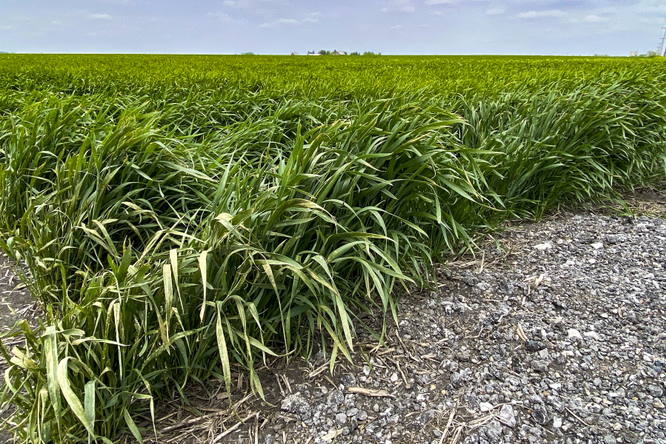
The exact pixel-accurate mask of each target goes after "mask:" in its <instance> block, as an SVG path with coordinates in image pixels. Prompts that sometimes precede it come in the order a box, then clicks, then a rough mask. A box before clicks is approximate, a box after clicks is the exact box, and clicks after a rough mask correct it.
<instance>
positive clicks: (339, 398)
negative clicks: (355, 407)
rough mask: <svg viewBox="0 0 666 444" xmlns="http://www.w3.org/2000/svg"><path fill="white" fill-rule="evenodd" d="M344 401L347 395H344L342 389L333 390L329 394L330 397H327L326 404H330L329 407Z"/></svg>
mask: <svg viewBox="0 0 666 444" xmlns="http://www.w3.org/2000/svg"><path fill="white" fill-rule="evenodd" d="M343 402H345V395H343V394H342V392H341V391H340V390H331V392H330V393H329V394H328V398H326V404H328V406H329V407H337V406H339V405H340V404H342V403H343Z"/></svg>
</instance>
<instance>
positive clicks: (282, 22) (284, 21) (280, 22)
mask: <svg viewBox="0 0 666 444" xmlns="http://www.w3.org/2000/svg"><path fill="white" fill-rule="evenodd" d="M312 23H319V19H318V18H314V17H306V18H304V19H303V20H297V19H294V18H281V19H277V20H273V21H272V22H266V23H262V24H261V25H259V27H260V28H281V27H283V26H296V25H306V24H312Z"/></svg>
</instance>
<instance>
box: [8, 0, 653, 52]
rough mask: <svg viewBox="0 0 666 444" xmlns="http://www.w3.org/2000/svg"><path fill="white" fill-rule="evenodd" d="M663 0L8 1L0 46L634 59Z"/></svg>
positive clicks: (648, 40) (648, 45) (646, 44)
mask: <svg viewBox="0 0 666 444" xmlns="http://www.w3.org/2000/svg"><path fill="white" fill-rule="evenodd" d="M665 13H666V0H621V1H620V0H504V1H500V0H339V1H323V0H219V1H214V0H189V1H172V0H161V1H160V0H0V51H10V52H62V53H78V52H86V53H88V52H93V53H193V54H229V53H231V54H233V53H240V52H249V51H251V52H255V53H259V54H289V53H291V52H292V51H296V52H299V53H305V52H307V51H308V50H317V51H318V50H320V49H338V50H344V51H374V52H382V53H384V54H561V55H566V54H570V55H591V54H610V55H628V54H629V52H630V51H634V50H638V51H640V52H647V51H648V50H654V49H656V47H657V44H658V41H659V38H660V37H661V32H662V30H661V26H662V24H663V22H664V14H665Z"/></svg>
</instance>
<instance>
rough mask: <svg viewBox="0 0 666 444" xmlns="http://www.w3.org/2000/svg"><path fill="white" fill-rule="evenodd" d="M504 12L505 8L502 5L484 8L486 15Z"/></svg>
mask: <svg viewBox="0 0 666 444" xmlns="http://www.w3.org/2000/svg"><path fill="white" fill-rule="evenodd" d="M505 12H506V9H505V8H503V7H499V8H490V9H486V15H500V14H504V13H505Z"/></svg>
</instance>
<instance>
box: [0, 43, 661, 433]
mask: <svg viewBox="0 0 666 444" xmlns="http://www.w3.org/2000/svg"><path fill="white" fill-rule="evenodd" d="M2 57H5V56H2ZM16 57H17V58H16V59H14V58H11V57H8V58H7V60H8V61H9V62H11V63H15V65H12V64H11V63H7V64H5V65H2V66H4V67H0V230H1V232H2V241H1V242H0V245H1V246H2V248H3V249H4V250H5V252H7V253H8V254H9V255H10V256H11V257H12V258H13V259H14V260H15V261H16V262H17V263H18V264H25V266H26V267H25V271H23V269H21V268H18V269H17V270H18V271H19V272H21V273H22V274H23V276H22V277H23V279H24V280H25V282H26V283H27V284H28V285H29V288H30V290H31V292H32V293H33V295H34V296H35V297H36V298H38V299H39V300H40V301H41V302H42V304H43V306H44V309H45V317H44V318H43V319H42V320H40V325H39V326H37V327H31V326H30V325H29V324H28V323H27V322H26V321H19V322H18V323H17V324H16V325H15V326H14V328H13V329H12V330H11V331H10V332H9V333H7V334H5V335H4V337H5V338H10V337H13V338H19V337H20V338H25V345H23V346H17V347H13V348H12V349H8V348H6V347H4V346H0V352H1V353H2V355H3V357H4V359H5V360H6V361H7V362H8V369H7V371H6V373H5V378H4V384H3V386H2V392H1V393H0V402H1V404H2V409H3V410H4V411H5V412H6V413H7V415H8V416H7V418H8V419H7V420H6V422H5V426H6V427H9V428H11V429H12V431H13V432H14V433H15V434H16V435H17V436H18V437H19V438H20V439H21V440H22V441H23V442H45V443H47V442H84V441H97V442H113V440H114V439H116V438H117V437H118V436H120V435H121V434H125V433H131V434H133V435H134V436H135V437H136V438H137V439H138V440H139V441H140V440H141V437H142V436H145V435H146V434H150V433H156V432H155V431H154V430H144V429H140V428H139V427H138V426H137V421H136V419H137V417H138V416H139V415H144V416H145V415H147V416H152V417H153V420H154V414H155V413H154V412H155V402H156V401H157V400H159V399H161V398H164V397H167V396H171V395H172V394H174V393H180V394H181V395H182V396H183V397H186V395H187V391H186V389H185V387H186V385H188V384H203V383H205V382H206V381H207V380H209V379H211V378H219V379H221V380H223V381H224V383H225V384H226V386H227V388H229V387H230V385H231V383H232V380H231V378H232V367H233V366H235V365H237V364H240V365H241V366H243V367H244V368H245V369H246V370H247V372H248V374H249V376H250V378H249V379H250V383H251V386H252V388H253V389H254V390H255V391H256V392H258V393H259V394H261V393H262V391H261V381H260V380H259V378H258V377H257V374H256V371H255V368H256V367H257V366H258V365H261V363H262V362H265V360H266V357H267V356H269V355H270V356H275V355H285V354H289V353H292V352H294V351H296V352H299V353H304V354H309V353H311V352H312V351H313V349H314V348H315V347H322V348H323V349H324V350H326V352H327V356H329V358H330V363H331V368H333V365H334V364H335V362H336V360H337V359H338V357H339V356H344V357H345V358H346V359H351V352H352V351H353V349H354V338H355V332H356V330H357V329H358V328H366V327H367V326H365V324H364V323H363V321H362V317H363V315H365V314H371V313H378V314H380V315H383V316H385V319H387V318H388V319H390V318H393V319H397V310H398V306H397V303H398V298H399V295H400V293H401V292H402V291H404V289H405V288H408V287H409V286H414V285H418V286H426V285H428V283H429V282H430V281H431V279H432V270H433V265H434V264H436V263H438V262H442V261H445V260H446V258H447V257H448V256H450V255H452V254H457V253H460V252H462V251H469V250H470V249H473V248H474V241H475V239H476V237H477V236H478V235H479V234H480V233H481V232H482V231H483V230H487V229H490V228H493V227H495V226H496V225H497V224H498V223H500V222H501V221H503V220H506V219H507V218H513V217H539V216H540V215H542V214H543V212H544V211H545V210H546V209H548V208H549V207H551V206H552V205H555V204H557V203H559V202H562V201H563V200H566V199H577V200H583V199H590V198H598V197H603V196H609V195H612V194H613V193H615V192H616V191H615V190H616V189H617V187H624V188H630V187H632V186H635V185H638V184H646V183H650V182H652V181H654V180H656V179H658V178H663V174H664V130H663V128H666V126H665V123H666V114H665V113H664V106H663V105H662V104H663V103H664V96H663V93H661V92H660V88H658V87H656V86H654V85H655V84H661V83H663V77H661V76H660V75H658V74H657V73H656V72H657V70H658V69H659V66H657V63H659V62H657V61H649V62H648V61H642V62H641V64H640V65H638V64H637V65H629V64H626V62H625V61H622V62H619V61H612V60H610V61H605V62H604V63H606V65H604V66H605V68H604V66H598V61H596V60H594V59H591V60H587V61H584V60H577V61H571V62H569V61H567V62H566V63H565V62H563V61H562V59H532V58H519V59H501V58H498V59H493V58H490V59H475V58H469V59H468V58H451V59H448V58H444V59H434V58H410V59H403V58H382V60H374V59H372V60H371V61H368V62H358V61H352V62H346V61H342V60H340V61H328V60H327V61H312V60H309V59H308V60H305V58H302V59H300V58H299V59H293V58H292V59H289V60H287V59H282V58H252V60H249V59H247V58H244V59H243V60H242V61H241V60H240V59H237V58H226V59H224V58H223V59H216V58H180V57H172V58H154V57H152V56H145V57H144V56H140V57H139V56H135V57H126V56H110V57H105V58H104V57H103V58H100V57H97V56H91V57H90V59H85V58H83V57H80V58H73V59H70V58H68V57H63V56H52V57H50V56H49V57H42V58H33V59H25V58H22V56H16ZM72 60H76V61H78V62H79V63H72ZM81 62H85V63H83V64H81ZM165 62H167V63H169V64H170V66H171V68H172V69H171V70H170V73H169V74H168V75H167V77H166V78H162V77H161V76H163V72H164V70H163V69H162V64H164V63H165ZM86 63H87V64H86ZM613 63H615V65H613ZM621 63H622V64H621ZM211 64H212V65H211ZM248 64H253V65H252V66H248ZM211 66H212V67H211ZM82 67H85V69H84V68H82ZM158 67H159V72H157V71H156V69H157V68H158ZM303 67H307V68H309V69H310V70H314V71H316V72H318V73H321V78H318V77H312V76H311V75H307V76H306V75H304V73H303V70H302V68H303ZM392 67H394V68H395V67H399V68H400V70H392V69H391V68H392ZM608 67H613V68H614V69H615V71H612V72H608V69H606V68H608ZM278 68H280V69H282V70H283V74H282V75H276V74H275V72H276V69H278ZM602 68H604V69H602ZM489 69H495V70H496V73H497V74H496V75H495V76H494V77H491V78H488V76H487V72H488V70H489ZM444 71H446V72H448V73H450V75H447V76H444V75H443V74H442V73H443V72H444ZM535 73H539V74H540V75H541V76H542V78H541V80H539V79H535V78H534V75H535ZM416 74H418V75H417V76H416ZM456 76H457V77H456ZM313 79H317V80H313ZM475 85H476V86H475Z"/></svg>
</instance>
